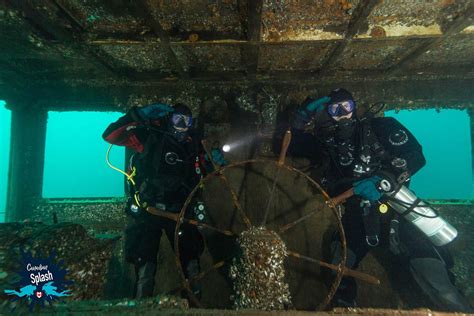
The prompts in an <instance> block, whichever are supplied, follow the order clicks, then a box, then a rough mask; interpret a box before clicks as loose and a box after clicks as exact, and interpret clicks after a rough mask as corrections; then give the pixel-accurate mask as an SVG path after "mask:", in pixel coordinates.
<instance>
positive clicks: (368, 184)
mask: <svg viewBox="0 0 474 316" xmlns="http://www.w3.org/2000/svg"><path fill="white" fill-rule="evenodd" d="M381 180H382V178H380V177H379V176H373V177H370V178H367V179H364V180H361V181H357V182H354V194H355V195H358V196H360V197H361V198H362V199H364V200H367V201H377V200H378V199H380V197H381V196H382V193H380V191H379V183H380V181H381Z"/></svg>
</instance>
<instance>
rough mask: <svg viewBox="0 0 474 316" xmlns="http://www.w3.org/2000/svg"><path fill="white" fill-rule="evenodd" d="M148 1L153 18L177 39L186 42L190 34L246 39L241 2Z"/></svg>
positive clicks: (235, 0) (224, 0)
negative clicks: (213, 34)
mask: <svg viewBox="0 0 474 316" xmlns="http://www.w3.org/2000/svg"><path fill="white" fill-rule="evenodd" d="M147 1H148V3H149V4H150V5H151V7H152V15H153V16H154V17H155V18H156V19H157V20H158V21H159V22H160V24H161V25H162V27H163V29H164V30H165V31H167V32H169V33H170V34H171V37H172V38H174V39H177V40H183V39H185V40H186V39H187V35H189V34H190V33H197V34H200V36H201V37H204V39H205V38H206V36H209V34H212V33H215V34H220V37H221V38H223V39H225V38H233V39H240V38H241V37H242V36H243V27H244V25H246V18H245V16H243V17H242V16H241V11H240V10H241V8H240V5H239V1H237V0H223V1H205V0H193V1H189V0H175V1H159V0H147Z"/></svg>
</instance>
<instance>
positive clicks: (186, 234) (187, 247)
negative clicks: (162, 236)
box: [165, 224, 204, 298]
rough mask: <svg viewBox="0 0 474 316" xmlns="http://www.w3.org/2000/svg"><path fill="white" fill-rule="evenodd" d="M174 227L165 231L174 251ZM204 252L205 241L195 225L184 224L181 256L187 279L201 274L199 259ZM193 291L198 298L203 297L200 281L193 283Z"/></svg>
mask: <svg viewBox="0 0 474 316" xmlns="http://www.w3.org/2000/svg"><path fill="white" fill-rule="evenodd" d="M174 227H175V226H174V225H173V226H171V225H169V227H168V228H167V229H165V232H166V234H167V236H168V239H170V242H171V244H172V246H173V249H174V232H175V231H174ZM203 251H204V239H203V237H202V235H201V233H200V232H199V230H198V229H197V228H196V226H194V225H189V224H183V225H181V230H180V233H179V255H180V262H181V266H182V268H183V273H184V276H185V277H186V279H188V280H189V279H192V278H193V277H195V276H197V275H198V274H199V273H200V272H201V266H200V262H199V257H200V256H201V254H202V252H203ZM191 289H192V290H193V293H194V295H196V296H197V297H198V298H199V297H200V295H201V283H200V282H199V281H196V282H192V283H191Z"/></svg>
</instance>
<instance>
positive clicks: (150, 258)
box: [125, 220, 161, 298]
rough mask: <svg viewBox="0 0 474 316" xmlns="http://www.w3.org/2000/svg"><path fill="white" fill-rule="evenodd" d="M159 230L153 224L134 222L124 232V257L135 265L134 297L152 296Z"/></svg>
mask: <svg viewBox="0 0 474 316" xmlns="http://www.w3.org/2000/svg"><path fill="white" fill-rule="evenodd" d="M160 236H161V229H159V227H156V226H154V222H152V221H146V220H135V223H133V224H132V225H130V226H129V227H128V228H127V229H126V231H125V257H126V259H127V261H128V262H130V263H133V264H134V265H135V274H136V282H135V297H136V298H143V297H150V296H153V290H154V286H155V272H156V263H157V258H156V256H157V252H158V247H159V245H160Z"/></svg>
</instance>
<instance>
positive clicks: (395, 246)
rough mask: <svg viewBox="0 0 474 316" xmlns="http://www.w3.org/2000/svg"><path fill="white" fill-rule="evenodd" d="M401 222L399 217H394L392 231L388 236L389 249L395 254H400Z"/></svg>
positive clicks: (391, 222)
mask: <svg viewBox="0 0 474 316" xmlns="http://www.w3.org/2000/svg"><path fill="white" fill-rule="evenodd" d="M399 225H400V222H399V221H398V219H392V220H391V221H390V233H389V236H388V240H389V249H390V251H391V252H392V253H393V254H394V255H399V254H400V253H401V251H400V235H399V227H398V226H399Z"/></svg>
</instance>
